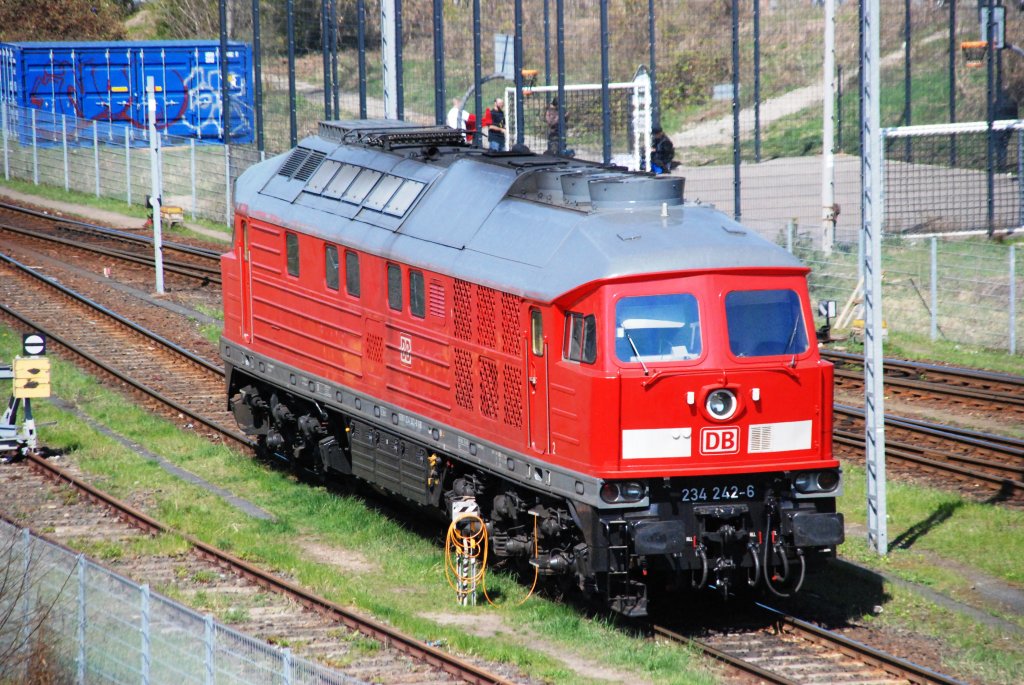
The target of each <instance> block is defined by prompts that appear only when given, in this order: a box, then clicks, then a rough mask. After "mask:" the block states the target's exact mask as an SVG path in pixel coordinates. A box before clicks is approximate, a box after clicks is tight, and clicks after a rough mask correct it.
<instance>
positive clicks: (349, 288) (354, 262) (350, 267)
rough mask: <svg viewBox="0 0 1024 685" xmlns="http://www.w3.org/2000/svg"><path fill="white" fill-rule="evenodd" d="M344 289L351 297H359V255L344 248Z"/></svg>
mask: <svg viewBox="0 0 1024 685" xmlns="http://www.w3.org/2000/svg"><path fill="white" fill-rule="evenodd" d="M345 290H346V292H348V294H349V295H351V296H352V297H359V255H357V254H356V253H355V252H350V251H348V250H345Z"/></svg>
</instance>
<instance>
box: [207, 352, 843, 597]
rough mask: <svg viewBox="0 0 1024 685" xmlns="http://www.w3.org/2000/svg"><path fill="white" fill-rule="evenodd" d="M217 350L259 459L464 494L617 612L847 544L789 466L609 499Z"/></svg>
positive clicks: (442, 503)
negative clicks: (667, 589) (655, 593)
mask: <svg viewBox="0 0 1024 685" xmlns="http://www.w3.org/2000/svg"><path fill="white" fill-rule="evenodd" d="M222 351H223V353H224V358H225V362H226V363H225V367H226V377H227V383H228V388H227V389H228V397H229V402H228V405H229V409H230V410H232V411H233V412H234V414H235V417H236V419H237V421H238V423H239V425H240V427H241V428H242V429H243V430H244V431H245V432H246V433H247V434H249V435H253V436H256V437H257V439H258V442H259V444H260V446H261V448H262V449H263V450H264V451H265V452H266V453H267V454H270V455H276V456H279V457H283V458H285V459H287V460H288V461H290V462H292V463H293V464H296V465H299V466H302V467H305V468H307V469H309V470H311V471H314V472H318V473H323V474H327V473H335V474H340V475H351V476H355V477H357V478H360V479H362V480H364V481H366V482H368V483H370V484H372V485H373V486H375V487H377V488H380V489H383V490H386V491H388V492H390V493H394V494H397V495H399V496H402V497H404V498H406V499H408V500H409V501H410V502H412V503H414V504H416V505H420V506H426V507H431V508H435V509H438V510H441V511H444V512H447V511H449V510H450V509H449V507H450V504H451V502H452V500H454V499H457V498H463V497H473V498H475V499H476V500H477V501H478V503H479V504H480V506H481V510H482V511H483V512H484V515H485V520H486V521H487V524H488V528H489V529H490V538H491V541H492V550H493V553H494V554H495V555H496V556H497V557H499V558H501V557H504V558H510V559H519V560H522V561H528V563H529V564H530V565H532V566H534V567H536V568H537V571H538V572H539V573H541V574H542V575H545V576H554V577H567V576H568V577H572V576H574V577H575V578H576V582H577V583H578V585H579V586H580V588H581V589H583V590H585V591H587V592H589V593H592V594H596V595H598V596H600V597H601V598H602V600H603V601H604V602H605V603H606V604H607V606H609V607H610V608H612V609H613V610H616V611H618V612H620V613H623V614H627V615H631V616H643V615H646V611H647V588H648V585H650V584H652V583H660V584H662V585H664V586H671V587H685V586H686V585H689V586H692V587H694V588H701V587H706V586H708V585H713V586H715V587H717V588H719V589H721V590H722V591H723V592H729V591H731V590H733V589H735V588H742V587H743V586H751V587H752V586H755V585H766V586H767V587H768V588H769V589H771V590H772V591H775V592H781V593H785V592H787V588H788V589H792V588H793V586H794V585H797V586H798V584H799V581H800V580H802V576H803V567H804V565H805V564H806V563H808V562H813V561H816V560H818V559H820V558H822V557H829V556H834V554H835V547H836V545H838V544H839V543H841V542H842V540H843V522H842V515H841V514H837V513H835V498H834V496H826V497H819V498H810V499H806V498H805V499H798V498H797V497H796V496H794V493H793V490H792V479H791V477H790V474H788V473H763V474H756V475H753V476H751V475H749V474H747V475H744V476H742V478H743V482H742V483H740V482H739V477H722V478H715V479H694V478H679V477H676V478H664V479H650V480H648V481H646V482H645V485H646V487H647V489H648V493H649V495H648V496H647V497H645V498H644V500H643V501H641V502H638V503H631V504H627V505H618V506H616V505H609V504H607V503H605V502H604V501H602V500H601V499H600V498H599V496H598V495H597V493H598V492H599V488H600V485H601V481H599V480H598V479H594V478H591V477H587V476H583V475H581V474H576V473H572V472H568V471H565V470H558V469H552V468H551V467H550V466H549V465H546V464H541V463H534V462H533V461H532V460H530V459H528V458H525V457H523V456H522V455H514V454H508V453H506V452H502V451H500V450H498V449H496V448H495V447H493V446H488V445H484V444H482V443H479V442H477V441H475V440H473V439H471V438H470V437H469V436H467V435H460V434H453V432H452V431H450V430H449V429H447V428H444V427H440V426H436V425H433V424H430V423H428V422H427V421H425V420H424V419H421V418H419V417H416V416H414V415H411V414H409V413H407V412H404V411H400V410H399V409H398V408H396V407H391V406H390V405H387V404H386V403H382V402H379V401H377V400H375V399H373V398H371V397H369V396H366V395H361V394H358V393H354V392H352V391H351V390H349V389H347V388H345V389H343V388H341V387H340V386H337V385H334V384H329V383H326V382H324V381H323V380H322V379H315V378H311V377H309V376H308V375H304V374H301V372H299V371H297V370H295V369H291V368H289V367H286V366H284V365H281V364H279V363H277V362H272V361H271V360H269V359H265V358H262V357H260V356H259V355H254V354H253V353H251V352H249V351H246V350H243V349H242V348H240V347H236V346H234V345H233V344H231V343H229V342H227V341H224V342H223V343H222ZM452 446H453V447H454V448H452ZM712 481H713V483H714V484H713V485H712V484H711V483H712ZM705 482H706V483H705ZM705 484H706V485H707V487H705ZM747 487H749V488H752V492H753V493H754V496H753V497H746V495H747V494H749V493H748V492H746V491H745V488H747ZM709 488H710V489H709ZM687 492H689V493H690V494H691V495H692V496H693V497H692V499H693V500H694V501H685V499H686V498H687V496H688V495H687V494H686V493H687ZM708 492H710V493H711V494H710V495H707V493H708ZM723 492H724V493H725V495H726V496H725V497H724V499H722V498H721V497H716V495H720V494H721V493H723ZM591 493H593V494H591ZM700 493H705V494H704V497H706V498H709V499H701V495H700ZM833 495H834V493H833ZM798 574H799V575H798ZM762 581H763V582H762Z"/></svg>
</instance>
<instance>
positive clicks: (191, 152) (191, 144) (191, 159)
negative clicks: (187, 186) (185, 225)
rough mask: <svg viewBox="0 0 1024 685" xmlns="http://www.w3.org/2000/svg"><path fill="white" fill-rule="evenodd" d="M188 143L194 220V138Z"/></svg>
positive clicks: (193, 219)
mask: <svg viewBox="0 0 1024 685" xmlns="http://www.w3.org/2000/svg"><path fill="white" fill-rule="evenodd" d="M188 145H189V150H188V154H189V157H188V163H189V173H190V178H191V179H192V183H191V187H192V221H195V220H196V139H195V138H192V139H191V140H189V141H188Z"/></svg>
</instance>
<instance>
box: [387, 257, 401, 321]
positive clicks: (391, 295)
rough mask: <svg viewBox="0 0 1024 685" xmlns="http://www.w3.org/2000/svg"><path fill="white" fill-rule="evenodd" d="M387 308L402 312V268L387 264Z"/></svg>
mask: <svg viewBox="0 0 1024 685" xmlns="http://www.w3.org/2000/svg"><path fill="white" fill-rule="evenodd" d="M388 306H389V307H391V308H392V309H394V310H395V311H396V312H400V311H402V267H400V266H398V265H397V264H388Z"/></svg>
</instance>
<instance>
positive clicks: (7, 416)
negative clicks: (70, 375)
mask: <svg viewBox="0 0 1024 685" xmlns="http://www.w3.org/2000/svg"><path fill="white" fill-rule="evenodd" d="M21 350H22V352H23V353H24V354H25V355H26V356H24V357H15V358H14V363H13V364H12V365H11V366H8V367H0V379H5V378H10V379H11V380H12V388H11V397H10V399H9V400H8V402H7V409H6V410H5V411H4V414H3V417H2V418H0V452H4V453H6V452H18V453H22V454H23V453H24V452H25V451H26V450H34V449H36V447H37V446H38V439H37V436H36V422H35V419H34V418H33V417H32V398H34V397H49V396H50V360H49V359H47V358H46V357H45V356H43V355H44V354H46V337H45V336H43V335H41V334H39V333H26V334H24V335H22V337H21ZM22 403H24V406H25V414H24V420H23V421H22V422H21V424H20V425H19V423H18V410H19V409H20V408H21V405H22Z"/></svg>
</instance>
